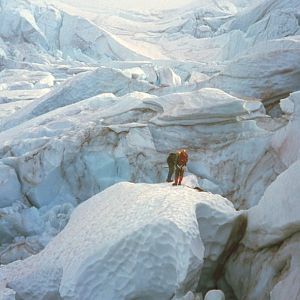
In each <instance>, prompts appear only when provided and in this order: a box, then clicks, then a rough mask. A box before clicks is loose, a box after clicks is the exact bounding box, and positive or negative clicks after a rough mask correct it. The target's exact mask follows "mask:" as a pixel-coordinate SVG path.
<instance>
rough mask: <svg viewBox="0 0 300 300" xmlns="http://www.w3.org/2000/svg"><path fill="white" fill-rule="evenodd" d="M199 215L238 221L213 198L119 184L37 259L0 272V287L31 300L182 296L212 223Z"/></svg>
mask: <svg viewBox="0 0 300 300" xmlns="http://www.w3.org/2000/svg"><path fill="white" fill-rule="evenodd" d="M200 211H203V213H206V214H208V215H211V214H214V213H217V214H223V216H224V217H225V219H227V221H228V217H227V216H230V215H231V216H232V217H231V222H233V221H234V220H235V219H236V217H237V216H238V213H236V212H235V210H234V209H233V207H232V204H231V203H230V202H229V201H228V200H226V199H224V198H222V197H220V196H218V195H212V194H208V193H199V192H197V191H195V190H193V189H188V188H184V187H175V188H174V187H172V186H170V185H168V184H161V185H147V184H130V183H119V184H117V185H114V186H113V187H110V188H108V189H106V190H105V191H104V192H102V193H100V194H98V195H96V196H94V197H92V198H91V199H89V200H88V201H86V202H84V203H82V204H81V205H80V206H78V207H77V208H76V209H75V211H74V213H73V214H72V217H71V219H70V221H69V223H68V225H67V226H66V227H65V229H64V230H63V231H62V232H61V233H60V234H59V235H58V236H56V237H55V238H54V239H53V240H52V241H51V242H50V243H49V244H48V246H47V247H46V248H45V250H43V251H42V252H41V253H39V254H38V255H36V256H32V257H30V258H28V259H27V260H25V261H23V262H15V263H12V264H9V265H7V266H4V267H2V270H1V275H0V278H1V280H0V281H1V283H2V286H1V287H2V288H3V287H4V286H8V287H10V288H11V289H13V290H14V291H15V292H16V295H17V296H19V297H22V298H23V299H28V295H30V299H33V300H34V299H41V298H42V295H56V297H58V296H59V295H60V297H62V298H64V299H107V300H109V299H135V298H139V299H153V300H154V299H170V298H171V297H172V296H173V295H174V294H176V295H185V294H186V293H187V292H188V291H189V290H190V289H193V288H195V287H196V285H197V283H198V280H199V276H200V271H201V268H202V265H203V260H204V251H205V248H204V247H205V245H203V240H202V232H206V233H207V234H208V233H209V231H210V230H211V222H210V221H209V220H208V221H205V222H202V221H201V220H200V221H199V219H198V214H199V212H200ZM223 220H224V219H223ZM229 223H230V222H229ZM223 224H224V223H223V222H222V221H221V224H220V225H223ZM224 226H225V224H224ZM226 237H228V236H227V235H225V236H223V238H225V240H224V242H225V243H226ZM215 238H217V237H215ZM29 266H30V267H29Z"/></svg>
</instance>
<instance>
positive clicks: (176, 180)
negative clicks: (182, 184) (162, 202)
mask: <svg viewBox="0 0 300 300" xmlns="http://www.w3.org/2000/svg"><path fill="white" fill-rule="evenodd" d="M172 185H178V177H175V182H174V183H173V184H172Z"/></svg>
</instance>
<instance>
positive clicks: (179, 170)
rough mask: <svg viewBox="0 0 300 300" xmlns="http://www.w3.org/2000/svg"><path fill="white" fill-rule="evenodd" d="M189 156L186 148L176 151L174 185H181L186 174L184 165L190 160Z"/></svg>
mask: <svg viewBox="0 0 300 300" xmlns="http://www.w3.org/2000/svg"><path fill="white" fill-rule="evenodd" d="M188 159H189V156H188V154H187V152H186V150H184V149H183V150H180V151H179V152H177V153H176V162H175V182H174V183H173V185H181V182H182V179H183V174H184V167H185V166H186V164H187V162H188Z"/></svg>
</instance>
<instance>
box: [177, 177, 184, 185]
mask: <svg viewBox="0 0 300 300" xmlns="http://www.w3.org/2000/svg"><path fill="white" fill-rule="evenodd" d="M182 179H183V177H179V181H178V185H181V181H182Z"/></svg>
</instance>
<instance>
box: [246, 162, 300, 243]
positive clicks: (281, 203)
mask: <svg viewBox="0 0 300 300" xmlns="http://www.w3.org/2000/svg"><path fill="white" fill-rule="evenodd" d="M299 178H300V161H297V162H295V163H294V164H292V165H291V166H290V167H289V168H288V169H287V170H286V171H285V172H283V173H282V174H280V175H279V176H278V177H277V179H276V180H275V181H274V182H273V183H272V184H271V185H270V186H269V187H268V188H267V190H266V192H265V194H264V196H263V198H262V199H261V201H260V202H259V204H258V205H257V206H255V207H253V208H251V209H250V210H249V213H248V229H247V235H246V237H245V240H244V243H245V245H247V246H248V247H251V248H261V247H266V246H268V245H272V244H276V243H278V242H280V241H282V240H285V239H286V238H287V237H289V236H290V235H292V234H293V233H295V232H297V231H299V229H300V217H299V211H300V204H299V193H300V186H299V184H298V181H299Z"/></svg>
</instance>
